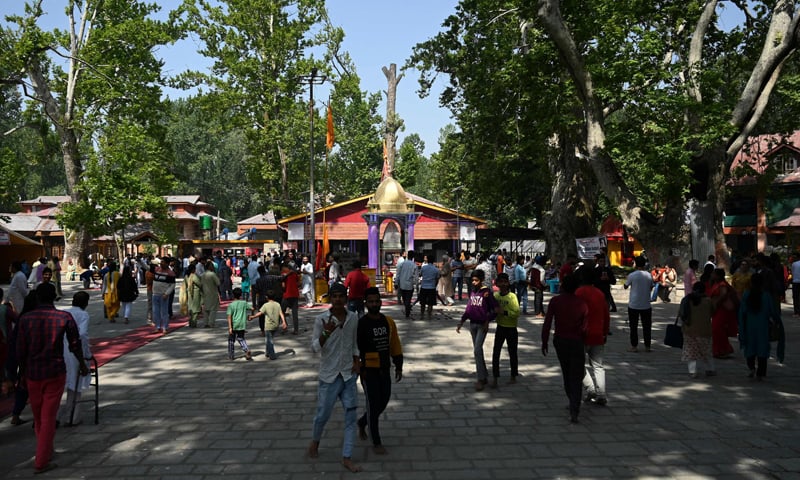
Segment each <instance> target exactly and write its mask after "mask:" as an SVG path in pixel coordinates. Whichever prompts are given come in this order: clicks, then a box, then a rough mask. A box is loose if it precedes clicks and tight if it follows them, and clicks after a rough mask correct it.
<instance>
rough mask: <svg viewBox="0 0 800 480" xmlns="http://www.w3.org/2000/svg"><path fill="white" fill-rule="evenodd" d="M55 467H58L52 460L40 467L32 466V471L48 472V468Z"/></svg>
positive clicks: (37, 472)
mask: <svg viewBox="0 0 800 480" xmlns="http://www.w3.org/2000/svg"><path fill="white" fill-rule="evenodd" d="M56 467H58V465H56V464H55V463H53V462H50V463H48V464H47V465H45V466H44V467H42V468H34V469H33V473H35V474H37V475H38V474H40V473H44V472H49V471H50V470H52V469H54V468H56Z"/></svg>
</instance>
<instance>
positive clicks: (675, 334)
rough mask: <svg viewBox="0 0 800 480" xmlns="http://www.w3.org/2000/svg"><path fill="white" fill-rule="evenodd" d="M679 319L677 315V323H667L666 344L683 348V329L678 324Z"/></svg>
mask: <svg viewBox="0 0 800 480" xmlns="http://www.w3.org/2000/svg"><path fill="white" fill-rule="evenodd" d="M678 319H680V317H675V323H673V324H672V325H667V331H666V334H665V335H664V345H667V346H669V347H674V348H683V329H682V328H681V327H680V326H679V325H678Z"/></svg>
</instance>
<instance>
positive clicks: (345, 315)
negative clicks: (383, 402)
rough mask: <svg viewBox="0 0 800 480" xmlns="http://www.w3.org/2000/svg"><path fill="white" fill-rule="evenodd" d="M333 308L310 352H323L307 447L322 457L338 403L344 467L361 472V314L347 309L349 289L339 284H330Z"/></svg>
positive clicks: (319, 323) (319, 321)
mask: <svg viewBox="0 0 800 480" xmlns="http://www.w3.org/2000/svg"><path fill="white" fill-rule="evenodd" d="M328 296H329V298H330V301H331V308H330V310H328V311H327V312H325V313H323V314H322V315H320V316H318V317H317V318H316V319H315V320H314V333H313V335H312V337H311V349H312V350H313V351H314V353H320V357H321V358H320V365H319V387H318V393H317V398H318V400H317V413H316V414H315V415H314V423H313V427H312V431H311V443H310V444H309V445H308V452H307V453H308V456H309V458H317V457H318V456H319V442H320V439H321V438H322V431H323V430H324V428H325V424H326V423H327V422H328V419H329V418H330V416H331V412H333V407H334V405H335V404H336V400H340V401H341V402H342V407H343V408H344V442H343V444H342V465H343V466H344V467H345V468H346V469H348V470H350V471H351V472H358V471H361V467H359V466H358V465H356V464H355V463H353V460H352V454H353V445H354V444H355V439H356V421H357V412H356V408H357V407H358V399H357V396H356V394H357V390H356V381H357V379H358V374H359V371H360V366H361V363H360V361H359V352H358V342H357V334H358V315H357V314H356V313H355V312H351V311H349V310H347V308H345V305H346V303H347V288H345V286H344V285H342V284H340V283H334V284H333V285H331V288H330V290H329V291H328Z"/></svg>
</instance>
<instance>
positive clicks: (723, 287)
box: [708, 268, 739, 358]
mask: <svg viewBox="0 0 800 480" xmlns="http://www.w3.org/2000/svg"><path fill="white" fill-rule="evenodd" d="M710 283H711V289H710V291H709V292H708V296H709V298H711V302H712V303H713V304H714V314H713V315H712V317H711V350H712V353H713V354H714V358H728V357H730V356H731V354H733V346H731V342H730V341H728V337H735V336H736V335H738V334H739V331H738V330H739V327H738V324H737V322H738V320H737V312H738V310H739V297H738V296H737V295H736V290H734V289H733V287H732V286H731V285H730V284H729V283H728V282H727V281H725V270H724V269H722V268H717V269H715V270H714V272H713V273H712V274H711V281H710Z"/></svg>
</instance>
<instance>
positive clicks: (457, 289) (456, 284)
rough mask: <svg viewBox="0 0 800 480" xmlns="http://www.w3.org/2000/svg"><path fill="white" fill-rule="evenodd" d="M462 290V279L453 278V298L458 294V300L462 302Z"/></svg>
mask: <svg viewBox="0 0 800 480" xmlns="http://www.w3.org/2000/svg"><path fill="white" fill-rule="evenodd" d="M463 290H464V277H453V296H455V294H456V293H457V294H458V299H459V300H463V299H464V297H463V296H462V293H461V292H462V291H463Z"/></svg>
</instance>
